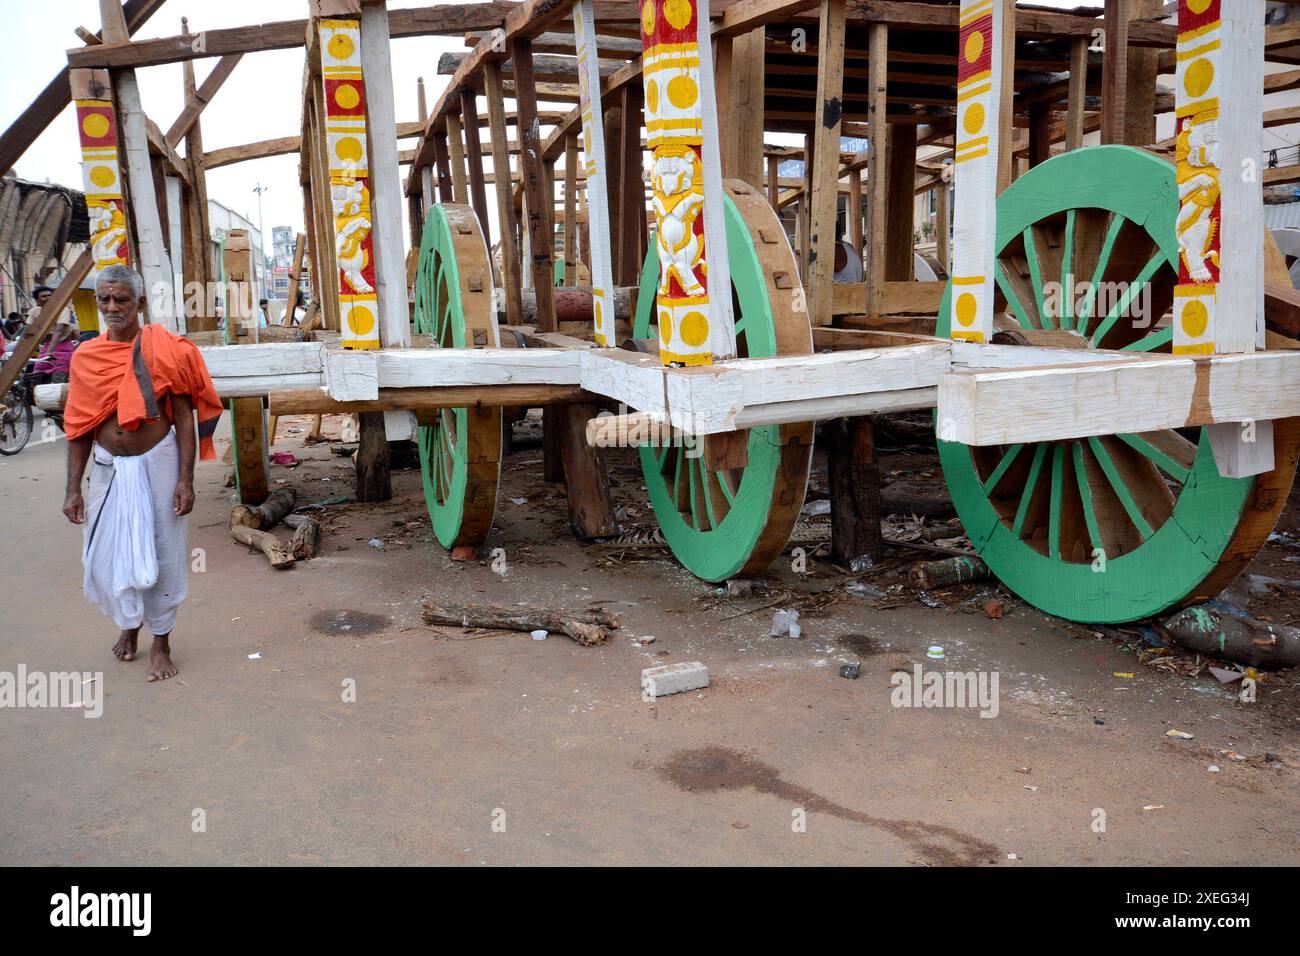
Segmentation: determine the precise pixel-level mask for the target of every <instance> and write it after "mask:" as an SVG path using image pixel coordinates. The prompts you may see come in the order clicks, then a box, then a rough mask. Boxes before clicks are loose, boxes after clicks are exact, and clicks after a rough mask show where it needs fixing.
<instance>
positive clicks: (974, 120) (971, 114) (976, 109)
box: [961, 103, 984, 136]
mask: <svg viewBox="0 0 1300 956" xmlns="http://www.w3.org/2000/svg"><path fill="white" fill-rule="evenodd" d="M961 125H962V126H963V127H965V129H966V132H968V133H970V134H971V135H972V136H974V135H975V134H976V133H978V132H979V131H980V130H982V129H983V128H984V107H983V106H981V105H980V104H979V103H972V104H971V105H970V107H969V108H968V109H967V110H966V115H965V116H964V117H963V118H962V121H961Z"/></svg>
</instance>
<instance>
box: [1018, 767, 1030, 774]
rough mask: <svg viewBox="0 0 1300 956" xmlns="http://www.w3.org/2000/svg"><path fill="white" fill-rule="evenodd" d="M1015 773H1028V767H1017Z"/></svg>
mask: <svg viewBox="0 0 1300 956" xmlns="http://www.w3.org/2000/svg"><path fill="white" fill-rule="evenodd" d="M1016 773H1029V768H1028V767H1017V768H1016Z"/></svg>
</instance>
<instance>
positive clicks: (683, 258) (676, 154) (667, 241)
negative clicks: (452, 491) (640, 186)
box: [654, 149, 706, 296]
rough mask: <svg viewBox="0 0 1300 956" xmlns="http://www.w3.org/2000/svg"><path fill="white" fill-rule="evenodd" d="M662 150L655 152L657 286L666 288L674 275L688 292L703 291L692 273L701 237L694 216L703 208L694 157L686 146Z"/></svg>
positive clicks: (696, 294) (697, 256) (693, 294)
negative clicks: (657, 249) (657, 222)
mask: <svg viewBox="0 0 1300 956" xmlns="http://www.w3.org/2000/svg"><path fill="white" fill-rule="evenodd" d="M685 153H686V155H683V153H682V151H679V150H674V151H671V152H670V151H668V150H664V151H662V152H661V153H660V154H658V155H656V156H655V164H654V187H655V196H654V210H655V214H656V215H657V216H658V217H659V233H658V245H659V290H660V292H664V293H666V292H667V291H668V278H669V276H670V275H674V274H675V275H676V276H677V281H678V282H679V283H681V286H682V290H683V291H684V292H685V293H686V294H687V295H690V296H702V295H705V294H706V292H705V289H704V286H703V285H701V284H700V280H699V279H698V278H696V275H695V263H697V262H698V261H699V259H700V255H701V252H702V250H701V247H700V237H699V236H697V235H695V220H696V218H698V217H699V215H700V212H701V210H703V208H704V193H703V191H702V190H700V189H696V188H695V157H694V154H693V153H692V152H690V150H689V149H687V150H685Z"/></svg>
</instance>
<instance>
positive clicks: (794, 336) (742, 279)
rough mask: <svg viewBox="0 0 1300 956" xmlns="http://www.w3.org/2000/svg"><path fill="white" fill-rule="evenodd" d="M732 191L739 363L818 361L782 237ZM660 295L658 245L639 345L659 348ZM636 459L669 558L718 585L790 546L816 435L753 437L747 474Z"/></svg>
mask: <svg viewBox="0 0 1300 956" xmlns="http://www.w3.org/2000/svg"><path fill="white" fill-rule="evenodd" d="M726 188H727V196H726V227H727V256H728V258H729V260H730V264H731V283H732V289H731V291H732V303H733V306H734V314H735V316H736V343H737V354H738V355H739V356H740V357H741V358H746V357H748V358H767V357H772V356H776V355H807V354H809V353H810V352H811V351H812V334H811V331H810V329H809V325H808V316H807V313H806V312H802V311H796V310H795V296H794V294H793V293H792V291H791V290H790V289H788V288H786V289H783V290H779V289H778V287H777V284H776V283H777V277H778V276H780V278H781V281H782V282H785V280H786V279H788V278H789V277H791V276H797V275H798V269H797V265H796V263H795V260H794V255H793V253H792V252H791V250H790V244H789V242H788V241H786V238H785V232H784V231H783V229H782V227H781V224H780V222H779V220H778V219H777V218H776V215H775V213H773V212H772V208H771V206H769V205H768V204H767V202H766V200H764V199H763V198H762V196H760V195H758V194H757V193H755V192H754V191H753V190H752V189H751V188H750V187H749V186H747V185H746V184H744V183H743V182H739V181H729V182H727V184H726ZM787 284H788V283H787ZM658 285H659V256H658V252H657V248H656V244H655V242H654V240H653V238H652V240H651V242H650V250H649V253H648V254H647V256H646V261H645V266H644V268H643V269H642V273H641V285H640V294H639V295H638V297H637V314H636V319H635V324H634V327H633V335H634V336H635V337H636V338H640V339H644V338H656V339H657V338H658V335H659V332H658V320H657V317H656V315H655V312H654V304H655V292H656V290H657V288H658ZM639 453H640V456H641V469H642V473H643V474H644V476H645V483H646V489H647V491H648V493H649V496H650V503H651V505H652V506H653V508H654V512H655V517H656V519H657V520H658V522H659V527H660V528H661V529H662V531H663V535H664V540H665V541H666V542H667V543H668V546H669V547H670V548H671V549H672V552H673V554H674V555H675V556H676V557H677V559H678V560H679V561H681V563H682V564H683V565H685V567H686V568H687V570H689V571H690V572H691V573H693V574H695V575H696V576H697V577H700V578H703V579H704V580H706V581H722V580H725V579H727V578H730V577H733V576H735V575H740V574H753V573H756V572H758V571H761V570H763V569H765V568H766V567H767V566H768V565H770V564H771V563H772V561H773V560H774V559H775V558H776V556H777V555H779V554H780V553H781V550H782V549H783V548H784V547H785V545H786V543H787V542H788V541H789V539H790V532H791V531H792V530H793V528H794V523H795V521H796V520H797V518H798V516H799V509H800V508H802V507H803V500H804V492H805V489H806V486H807V482H808V469H809V465H810V462H811V457H812V425H811V424H809V423H806V422H803V423H798V424H794V425H779V426H778V425H765V426H762V427H759V428H753V429H750V431H749V437H748V444H747V453H748V461H747V464H746V465H745V467H743V468H734V469H725V470H713V469H710V468H707V467H705V456H704V454H702V453H701V452H700V451H699V450H697V451H696V452H695V453H694V454H692V453H690V451H689V450H687V449H684V448H674V447H670V448H652V447H647V448H641V449H639Z"/></svg>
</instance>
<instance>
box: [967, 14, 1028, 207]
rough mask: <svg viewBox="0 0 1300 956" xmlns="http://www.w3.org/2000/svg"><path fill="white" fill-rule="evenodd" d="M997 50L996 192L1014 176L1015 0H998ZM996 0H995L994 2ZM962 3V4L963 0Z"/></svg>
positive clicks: (1009, 182) (1003, 187) (1000, 191)
mask: <svg viewBox="0 0 1300 956" xmlns="http://www.w3.org/2000/svg"><path fill="white" fill-rule="evenodd" d="M1001 2H1002V9H1001V19H1000V21H999V29H998V31H997V35H998V38H999V39H998V51H999V52H997V53H994V56H995V57H996V56H1000V57H1001V61H1002V70H1001V75H1000V78H999V81H998V84H997V86H996V87H995V89H996V90H997V92H998V116H997V121H998V194H999V195H1001V193H1002V191H1003V190H1004V189H1006V188H1007V187H1008V186H1010V185H1011V182H1012V180H1013V179H1015V170H1014V166H1015V163H1014V159H1015V152H1016V151H1015V142H1016V128H1015V127H1016V123H1015V120H1016V84H1015V78H1016V0H1001ZM996 4H997V0H994V5H995V6H996ZM962 6H965V4H964V3H963V4H962Z"/></svg>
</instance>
